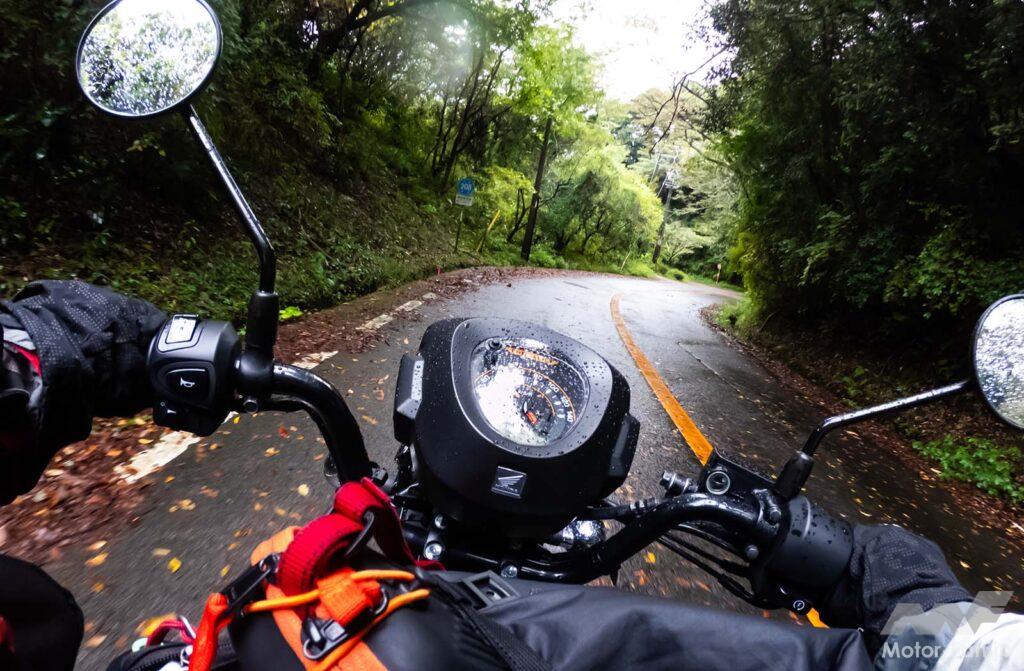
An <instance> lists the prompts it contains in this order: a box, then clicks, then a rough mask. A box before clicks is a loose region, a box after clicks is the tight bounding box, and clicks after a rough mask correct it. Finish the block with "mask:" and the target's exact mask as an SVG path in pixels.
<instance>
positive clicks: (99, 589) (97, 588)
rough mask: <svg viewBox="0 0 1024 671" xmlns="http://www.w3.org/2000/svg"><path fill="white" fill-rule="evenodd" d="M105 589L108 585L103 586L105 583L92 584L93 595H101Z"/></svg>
mask: <svg viewBox="0 0 1024 671" xmlns="http://www.w3.org/2000/svg"><path fill="white" fill-rule="evenodd" d="M105 587H106V585H104V584H103V583H101V582H94V583H93V584H92V593H93V594H99V593H100V592H102V591H103V589H104V588H105Z"/></svg>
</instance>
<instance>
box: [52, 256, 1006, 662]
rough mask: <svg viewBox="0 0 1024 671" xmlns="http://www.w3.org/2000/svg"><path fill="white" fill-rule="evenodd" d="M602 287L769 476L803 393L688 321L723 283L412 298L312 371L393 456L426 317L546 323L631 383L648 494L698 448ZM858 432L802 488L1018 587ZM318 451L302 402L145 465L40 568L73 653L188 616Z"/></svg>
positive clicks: (644, 578)
mask: <svg viewBox="0 0 1024 671" xmlns="http://www.w3.org/2000/svg"><path fill="white" fill-rule="evenodd" d="M616 294H621V295H622V297H621V312H622V316H623V318H624V320H625V322H626V325H627V326H628V328H629V330H630V331H631V333H632V335H633V338H634V340H635V341H636V343H637V345H638V346H639V347H640V348H641V349H642V350H643V351H644V353H645V354H646V355H647V357H648V358H649V359H650V360H651V361H652V362H653V363H654V365H655V367H656V369H657V370H658V371H659V372H660V374H661V376H662V377H663V378H664V379H665V381H666V382H667V384H668V385H669V387H670V388H671V390H672V392H673V394H674V395H675V396H676V398H677V399H678V400H679V401H680V403H681V404H682V406H683V407H684V408H685V409H686V411H687V412H688V413H689V414H690V416H691V417H692V418H693V420H694V421H695V422H696V424H697V426H698V427H699V428H700V430H701V431H702V432H703V433H704V435H705V436H706V437H707V438H708V440H709V441H710V442H711V444H712V445H714V446H715V447H716V449H719V450H721V451H723V453H725V454H727V455H729V456H732V457H734V458H737V459H740V460H742V461H744V462H746V463H748V464H751V465H753V466H755V467H757V468H759V469H760V470H762V471H763V472H766V473H772V472H774V471H775V470H777V469H778V467H779V466H781V464H782V463H784V462H785V460H786V458H787V457H788V456H789V455H790V454H791V452H792V451H793V449H794V448H795V447H797V446H799V445H800V444H801V442H802V439H803V438H804V437H805V436H806V434H807V433H808V432H809V431H810V430H811V428H813V426H814V425H815V424H816V422H817V421H818V420H819V419H820V417H818V414H817V412H816V411H814V410H813V409H812V408H811V406H810V405H809V404H808V403H806V402H804V401H803V400H801V399H799V398H795V397H794V394H793V392H792V391H790V390H788V389H786V388H784V387H782V386H780V385H779V384H778V383H777V382H776V381H775V380H773V379H772V378H771V377H770V375H769V374H768V373H767V372H766V371H765V370H764V369H762V368H761V367H760V366H758V365H757V364H756V363H754V362H752V361H751V360H750V359H748V358H747V357H745V356H744V355H743V354H742V353H741V352H739V351H737V350H736V349H734V348H732V347H731V346H730V345H728V344H727V343H726V342H725V341H724V340H723V339H722V338H721V337H720V336H719V335H718V334H716V333H715V332H714V331H712V330H711V329H709V328H708V327H707V326H706V325H704V324H703V322H702V321H701V319H700V317H699V310H700V309H701V308H702V307H704V306H706V305H710V304H713V303H719V302H723V301H729V300H733V299H734V298H735V296H734V294H732V293H731V292H728V291H725V290H721V289H717V288H714V287H708V286H704V285H699V284H681V283H675V282H669V281H667V280H641V279H631V278H618V277H609V276H599V275H579V274H566V275H565V276H555V277H543V278H535V279H523V280H517V281H514V282H513V283H512V285H511V286H507V285H506V284H503V283H499V284H491V285H488V286H483V287H479V288H478V289H477V290H473V291H469V292H467V293H464V294H462V295H459V296H457V297H456V298H453V299H447V300H445V299H437V300H427V301H426V302H425V303H424V304H423V305H422V306H420V307H418V308H416V309H414V310H411V311H408V312H402V311H399V312H397V313H393V314H396V315H397V316H396V318H395V319H394V320H393V321H391V322H390V323H388V324H386V325H384V326H382V327H381V332H382V335H383V336H384V338H383V339H382V342H380V343H379V344H377V345H376V346H375V347H374V348H373V349H370V350H368V351H366V352H363V353H359V354H349V353H345V352H340V353H339V354H337V355H336V356H334V357H333V358H331V359H329V360H327V361H325V362H324V363H323V364H321V365H320V366H319V367H318V368H317V369H316V370H317V372H318V373H320V374H321V375H323V376H324V377H326V378H327V379H328V380H330V381H331V382H332V383H334V384H335V385H336V386H337V387H338V388H339V389H340V390H341V391H342V393H343V394H345V396H346V398H347V400H348V402H349V404H350V406H351V407H352V409H353V412H354V413H355V415H356V416H357V418H359V419H360V423H361V424H362V427H363V430H364V434H365V436H366V442H367V446H368V448H369V451H370V456H371V458H373V459H374V460H376V461H378V462H379V463H381V464H385V465H390V464H391V463H392V457H393V454H394V451H395V447H396V446H395V443H394V440H393V438H392V436H391V402H392V395H393V393H394V384H395V377H396V374H397V369H398V361H399V358H400V356H401V354H403V353H404V352H406V351H410V350H413V349H415V347H416V345H417V344H418V342H419V339H420V336H421V335H422V333H423V331H424V330H425V328H426V327H427V325H428V324H430V323H431V322H433V321H436V320H438V319H444V318H447V317H452V316H484V315H489V316H501V317H510V318H516V319H525V320H529V321H533V322H537V323H540V324H543V325H545V326H547V327H549V328H553V329H555V330H558V331H561V332H564V333H566V334H568V335H570V336H572V337H574V338H576V339H578V340H580V341H582V342H583V343H585V344H586V345H589V346H590V347H592V348H593V349H595V350H596V351H597V352H599V353H601V354H602V355H604V356H605V357H606V358H607V359H608V360H609V361H610V362H611V363H612V364H613V365H614V366H615V367H616V368H618V369H619V370H620V371H621V372H622V373H623V374H624V375H625V377H626V378H627V380H628V381H629V383H630V387H631V389H632V390H633V399H632V413H633V415H634V416H636V417H637V418H638V419H639V420H640V421H641V423H642V427H643V428H642V431H641V437H640V442H639V445H638V449H637V454H636V458H635V461H634V464H633V470H632V473H631V475H630V477H629V479H628V480H627V483H626V485H625V486H624V488H623V491H622V492H620V498H623V497H630V498H632V497H647V496H655V495H658V494H660V493H661V490H660V487H659V486H658V479H659V477H660V475H661V473H662V471H663V470H666V469H673V470H678V471H680V472H682V473H683V474H684V475H687V476H694V475H695V474H696V473H697V471H698V470H699V463H698V461H697V459H696V458H695V456H694V455H693V453H692V452H691V451H690V449H689V448H688V447H687V445H686V444H685V443H684V442H683V440H682V438H681V436H680V435H679V433H678V432H677V431H676V429H675V427H674V426H673V425H672V423H671V422H670V421H669V419H668V417H667V415H666V414H665V412H664V411H663V409H662V408H661V406H660V405H659V403H658V401H657V399H656V398H655V396H654V395H653V393H652V392H651V390H650V388H649V386H648V385H647V383H646V381H645V380H644V379H643V377H642V376H641V375H640V373H639V371H638V370H637V368H636V366H635V364H634V363H633V359H632V358H631V357H630V355H629V353H628V352H627V350H626V348H625V347H624V345H623V343H622V341H621V339H620V337H619V335H618V333H617V332H616V329H615V326H614V324H613V322H612V319H611V315H610V310H609V302H610V300H611V298H612V297H613V296H614V295H616ZM353 326H354V325H353ZM936 382H937V383H943V382H945V381H944V380H937V381H936ZM855 431H856V429H854V431H852V432H846V433H845V434H843V435H841V436H838V437H834V438H832V439H830V440H828V441H826V443H825V444H824V445H823V446H822V448H821V449H820V450H819V460H820V463H819V466H818V467H817V469H816V471H815V474H814V475H813V477H812V478H811V480H810V483H809V485H808V488H807V491H808V494H809V495H810V496H811V497H812V498H814V499H815V500H817V501H819V502H821V503H823V504H824V505H825V506H826V507H827V508H829V509H830V510H831V511H832V512H833V513H834V514H838V515H841V516H844V517H846V518H847V519H850V520H852V521H856V522H863V523H879V522H889V521H892V522H898V523H901V524H904V525H906V526H908V527H910V528H911V529H913V530H915V531H917V532H919V533H922V534H924V535H926V536H928V537H930V538H932V539H933V540H935V541H936V542H937V543H938V544H939V545H940V546H941V547H942V548H943V550H944V551H945V552H946V553H947V556H948V557H949V560H950V564H951V565H952V566H953V568H954V569H955V570H956V572H957V573H958V574H959V576H960V578H961V579H962V580H963V581H964V583H965V584H966V585H967V587H968V588H969V589H971V590H981V589H993V588H1001V589H1015V588H1017V587H1019V586H1020V585H1021V583H1022V580H1021V577H1022V575H1024V569H1022V568H1021V565H1020V550H1019V546H1018V545H1016V544H1015V543H1014V542H1013V541H1011V540H1010V539H1008V538H1007V537H1006V535H1005V534H1004V533H1002V530H999V529H995V530H993V529H990V528H988V527H987V526H985V525H984V524H983V523H982V522H981V521H970V520H965V519H962V516H961V515H959V514H958V506H957V503H956V502H955V500H954V499H953V498H952V497H951V496H949V495H948V494H947V492H946V491H945V490H944V489H943V488H942V486H941V484H940V483H938V482H936V481H934V480H932V481H924V480H922V479H921V478H920V477H919V475H918V474H917V473H916V472H914V471H911V470H909V469H908V468H907V467H905V466H903V465H902V463H901V462H899V461H896V460H893V459H892V458H891V457H890V456H887V454H886V453H885V452H884V450H883V449H881V448H876V447H875V446H873V445H871V444H868V443H866V442H864V441H861V440H860V438H859V437H858V436H857V435H856V434H855ZM323 455H324V448H323V444H322V443H321V442H319V440H318V436H317V433H316V431H315V429H314V427H313V425H312V423H311V422H309V421H308V420H306V419H305V418H304V417H301V416H299V415H280V414H269V413H264V414H260V415H257V416H247V417H241V418H239V420H238V421H237V423H235V422H229V423H227V424H226V425H225V426H224V427H222V430H221V431H220V432H218V433H217V434H214V436H211V437H210V438H209V439H206V440H204V441H203V442H202V443H201V444H200V445H199V446H197V447H196V448H192V449H190V450H189V451H188V452H187V453H185V454H184V455H182V456H181V457H179V458H178V459H176V460H175V461H173V462H172V463H171V464H169V465H168V466H166V467H165V468H164V469H163V470H162V471H160V472H158V473H155V474H153V475H152V476H150V477H151V479H152V482H153V484H152V485H151V486H150V487H149V489H148V491H147V493H146V499H147V503H146V504H145V505H144V508H143V510H142V514H141V519H140V521H139V522H138V523H137V524H136V525H134V526H132V527H130V528H128V529H126V530H124V531H122V532H120V533H118V534H117V535H116V536H113V537H110V538H109V539H108V544H107V546H106V547H105V548H103V550H104V551H105V552H106V553H107V556H106V559H105V561H104V562H103V563H102V564H100V565H98V566H88V565H86V560H87V559H88V558H89V557H90V556H92V555H94V554H95V553H94V552H87V551H86V550H85V549H84V548H83V549H81V550H80V551H78V552H69V553H67V554H66V555H65V557H64V558H63V559H62V560H61V561H60V562H59V563H56V564H54V565H51V566H47V569H48V570H49V571H51V573H52V574H53V575H54V576H55V577H56V578H57V579H58V580H59V581H60V582H61V583H63V584H64V585H66V586H68V588H69V589H71V590H72V591H73V592H74V594H75V595H76V597H77V598H78V600H79V602H80V603H81V605H82V608H83V610H84V611H85V614H86V620H87V633H86V641H87V645H86V647H85V648H83V653H82V656H81V660H80V665H79V668H81V669H85V670H88V671H91V670H94V669H103V668H105V665H106V663H107V662H108V661H109V660H110V659H111V657H112V656H113V655H114V654H115V652H116V651H119V650H123V649H124V647H125V646H126V645H127V644H128V642H129V640H130V639H132V638H134V637H135V633H134V631H135V628H136V627H137V626H138V624H139V623H140V622H142V621H143V620H144V619H146V618H148V617H151V616H155V615H159V614H163V613H169V612H180V613H184V614H189V615H192V616H194V617H196V618H198V615H199V612H200V610H201V607H202V603H203V601H204V600H205V597H206V596H207V594H209V592H210V591H211V590H213V589H216V588H218V587H219V586H222V585H223V584H224V583H225V581H226V579H225V578H224V577H222V576H223V575H227V576H229V577H230V576H232V575H234V574H236V573H237V572H238V571H239V570H240V569H242V568H243V567H244V566H245V565H246V563H247V558H248V555H249V553H250V551H251V550H252V548H253V547H254V546H255V545H256V544H257V543H258V542H259V541H260V540H262V539H264V538H266V537H267V536H269V535H271V534H272V533H273V532H275V531H276V530H279V529H280V528H282V527H283V526H285V525H287V524H301V523H302V522H303V521H305V520H308V519H310V518H312V517H314V516H316V515H318V514H321V513H323V512H324V511H325V509H326V507H327V506H328V504H329V501H330V496H331V490H330V488H329V486H328V484H327V483H326V481H325V480H324V479H323V477H322V476H321V465H322V463H323V462H322V459H323ZM649 550H650V552H649V553H647V552H645V553H642V555H641V556H638V557H636V558H634V559H633V560H631V561H630V562H628V563H627V564H626V565H624V566H623V572H622V574H621V578H620V583H619V584H620V586H621V587H623V588H625V589H631V590H636V591H641V592H645V593H649V594H656V595H665V596H671V597H673V598H679V599H684V600H687V601H690V602H693V603H701V604H706V605H709V606H714V607H718V608H727V609H735V610H739V611H742V612H747V613H750V614H752V615H755V616H762V615H763V616H771V617H777V618H782V619H790V618H791V617H792V616H790V615H789V614H787V613H781V612H777V613H771V614H769V613H762V611H760V610H757V609H754V608H752V607H750V606H748V605H746V604H744V603H742V602H740V601H738V600H737V599H735V598H734V597H732V596H731V595H729V594H728V593H726V592H725V591H724V590H723V589H722V588H721V587H720V586H719V585H718V584H717V583H715V582H714V581H713V580H711V579H709V578H708V577H706V576H705V575H704V574H702V573H701V572H700V571H699V570H697V569H695V568H694V567H692V566H691V565H688V564H686V563H684V562H683V561H681V560H679V559H678V558H676V557H675V556H673V555H671V554H670V553H668V551H666V550H664V549H662V548H661V547H659V546H652V547H650V548H649ZM174 558H176V559H178V560H179V561H180V562H181V566H180V568H179V569H178V570H177V571H173V572H172V571H171V570H170V567H169V565H168V563H169V562H170V561H171V559H174Z"/></svg>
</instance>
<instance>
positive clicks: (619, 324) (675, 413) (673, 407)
mask: <svg viewBox="0 0 1024 671" xmlns="http://www.w3.org/2000/svg"><path fill="white" fill-rule="evenodd" d="M621 298H622V294H615V295H614V296H612V302H611V309H612V321H613V322H614V323H615V329H616V330H617V331H618V332H619V337H620V338H621V339H622V344H624V345H625V346H626V349H627V350H628V351H629V354H630V356H632V357H633V361H635V362H636V367H637V368H639V369H640V374H641V375H643V376H644V379H645V380H647V384H649V385H651V391H653V392H654V395H655V396H657V397H658V401H659V402H660V403H661V407H662V408H664V409H665V412H666V413H668V416H669V419H671V420H672V423H673V424H675V425H676V428H677V429H679V433H681V434H683V440H685V441H686V444H687V445H689V446H690V449H691V450H693V453H694V454H695V455H696V456H697V459H698V460H699V461H700V463H701V465H702V466H703V465H704V464H706V463H707V462H708V458H709V457H710V456H711V452H712V451H713V450H714V448H713V447H712V446H711V443H710V442H708V439H707V438H705V437H704V434H703V433H701V432H700V429H698V428H697V425H696V424H694V423H693V420H692V419H690V415H688V414H687V412H686V411H685V410H683V406H682V405H680V404H679V401H678V400H677V399H676V397H675V396H674V395H673V394H672V390H671V389H669V388H668V385H667V384H666V383H665V380H664V379H663V378H662V377H661V375H660V374H659V373H658V371H657V370H656V369H655V368H654V365H653V364H652V363H651V360H650V359H648V358H647V355H646V354H644V353H643V350H641V349H640V347H639V346H638V345H637V344H636V341H635V340H633V336H632V334H631V333H630V332H629V328H628V327H627V326H626V321H625V320H624V319H623V318H622V313H621V312H620V311H619V300H620V299H621ZM807 621H808V622H810V623H811V624H812V625H814V626H815V627H822V628H826V629H827V628H828V625H826V624H825V623H824V622H822V621H821V617H819V615H818V611H816V610H814V609H813V608H812V609H811V610H809V611H808V612H807Z"/></svg>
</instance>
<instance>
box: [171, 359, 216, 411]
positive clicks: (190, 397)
mask: <svg viewBox="0 0 1024 671" xmlns="http://www.w3.org/2000/svg"><path fill="white" fill-rule="evenodd" d="M164 384H165V385H167V389H168V390H170V392H171V393H173V394H174V396H175V397H176V398H178V399H180V400H181V401H184V402H186V403H192V404H194V405H203V404H205V403H206V401H207V398H208V397H209V395H210V373H209V372H207V371H206V370H205V369H203V368H174V369H171V370H169V371H167V372H166V373H164Z"/></svg>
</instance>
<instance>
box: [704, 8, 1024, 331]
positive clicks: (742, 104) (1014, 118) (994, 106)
mask: <svg viewBox="0 0 1024 671" xmlns="http://www.w3.org/2000/svg"><path fill="white" fill-rule="evenodd" d="M712 17H713V20H714V23H715V27H716V28H717V30H718V32H719V33H720V36H721V38H722V39H723V41H724V46H726V47H727V48H729V49H730V50H731V51H732V52H733V54H734V57H733V59H732V61H731V63H730V64H729V66H728V67H727V68H725V69H724V71H723V72H722V74H723V75H724V77H723V79H722V81H721V82H720V84H719V85H718V87H717V88H716V89H715V91H714V92H713V95H711V96H709V97H708V102H709V104H710V112H709V115H708V119H711V120H713V123H710V122H709V124H708V126H707V127H706V128H707V129H713V128H718V129H719V131H721V135H719V136H718V137H719V138H720V146H719V149H720V151H721V153H722V156H723V157H724V159H725V160H726V162H727V163H728V164H729V166H730V168H731V169H732V171H733V172H734V174H735V177H736V179H737V180H738V183H739V186H740V189H739V210H738V213H737V215H738V216H737V221H736V226H737V234H736V235H735V237H734V238H733V240H732V243H731V244H732V250H731V253H730V255H731V259H732V261H733V262H734V263H736V264H737V265H738V266H739V268H740V269H741V270H742V272H743V275H744V278H745V282H746V284H747V286H748V287H749V289H750V290H751V291H752V292H753V293H754V294H755V295H756V297H757V299H758V300H759V301H761V303H762V304H763V306H764V307H765V308H766V309H770V310H779V311H781V312H784V313H788V314H790V315H793V316H797V317H801V318H808V317H818V316H821V315H828V316H829V317H830V318H832V319H835V320H838V321H840V322H842V323H844V324H846V325H848V326H853V327H856V326H858V325H870V328H871V330H872V331H875V332H878V331H880V330H881V331H892V330H894V329H896V328H898V327H902V328H903V329H905V330H906V331H908V332H909V331H911V330H914V329H916V330H917V332H920V328H921V327H922V326H923V325H924V324H926V323H928V322H931V324H933V326H931V330H933V331H939V330H940V328H941V327H942V326H949V325H953V326H960V327H961V328H962V329H966V327H967V325H968V324H969V323H970V322H971V320H972V319H973V318H974V317H975V316H976V315H977V314H978V313H979V311H980V310H981V309H982V308H983V307H984V306H985V305H986V304H987V303H988V302H990V301H991V300H993V299H994V298H996V297H998V296H999V295H1001V294H1004V293H1010V292H1012V291H1016V290H1019V289H1020V288H1021V287H1022V286H1024V226H1021V212H1022V211H1024V190H1022V189H1020V187H1019V184H1020V183H1021V181H1022V179H1024V161H1022V160H1021V151H1020V147H1021V146H1022V141H1024V117H1022V116H1021V115H1020V109H1021V103H1022V100H1024V69H1022V68H1021V67H1020V63H1019V62H1017V59H1015V58H1008V57H1007V56H1006V54H1007V53H1010V52H1014V53H1016V52H1015V49H1014V45H1019V44H1020V43H1021V39H1022V38H1024V5H1022V4H1021V3H1018V2H1002V1H1001V0H982V1H980V2H970V3H919V2H912V1H909V0H897V1H896V2H892V3H885V4H878V3H870V2H861V1H859V0H841V1H839V2H836V1H834V0H810V1H808V2H803V1H801V2H795V1H793V0H769V1H768V2H752V1H750V0H720V1H719V2H718V3H717V4H716V5H715V6H714V8H713V10H712Z"/></svg>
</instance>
